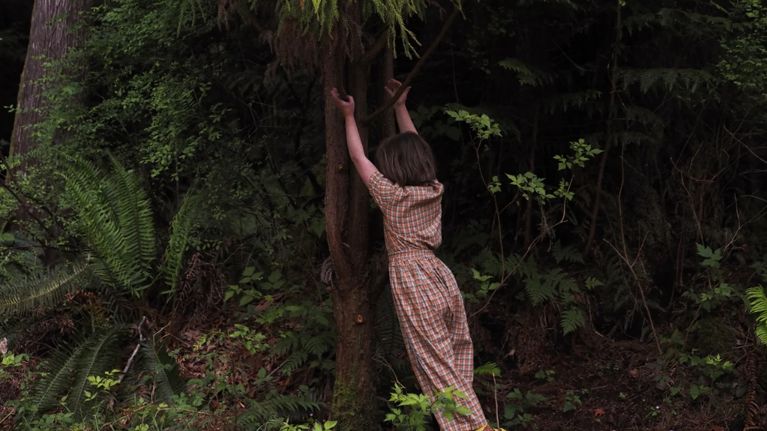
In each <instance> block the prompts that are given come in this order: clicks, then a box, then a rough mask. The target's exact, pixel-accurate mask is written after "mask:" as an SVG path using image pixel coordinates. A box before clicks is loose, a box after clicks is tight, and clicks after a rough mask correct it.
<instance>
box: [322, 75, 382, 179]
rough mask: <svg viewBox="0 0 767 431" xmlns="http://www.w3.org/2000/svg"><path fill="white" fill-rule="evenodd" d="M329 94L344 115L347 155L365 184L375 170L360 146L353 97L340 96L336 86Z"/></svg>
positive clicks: (360, 140)
mask: <svg viewBox="0 0 767 431" xmlns="http://www.w3.org/2000/svg"><path fill="white" fill-rule="evenodd" d="M330 96H331V97H332V98H333V102H334V103H335V105H336V108H338V110H339V111H340V112H341V114H343V116H344V123H346V146H347V148H348V149H349V157H351V159H352V163H354V167H355V168H356V169H357V173H358V174H359V176H360V178H362V182H363V183H365V185H367V184H368V182H369V181H370V176H371V175H373V173H374V172H375V171H376V167H375V166H374V165H373V163H372V162H371V161H370V160H369V159H368V158H367V156H366V155H365V150H364V149H363V148H362V139H361V138H360V132H359V130H358V129H357V120H355V119H354V98H353V97H352V96H349V95H347V96H343V97H341V96H340V95H339V94H338V89H337V88H333V89H332V90H330Z"/></svg>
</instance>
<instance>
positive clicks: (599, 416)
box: [594, 407, 605, 418]
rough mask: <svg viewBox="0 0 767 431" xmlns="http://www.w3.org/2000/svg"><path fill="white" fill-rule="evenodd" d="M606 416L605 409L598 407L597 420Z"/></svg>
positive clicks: (595, 415) (595, 414)
mask: <svg viewBox="0 0 767 431" xmlns="http://www.w3.org/2000/svg"><path fill="white" fill-rule="evenodd" d="M604 415H605V409H603V408H602V407H597V408H595V409H594V417H595V418H601V417H602V416H604Z"/></svg>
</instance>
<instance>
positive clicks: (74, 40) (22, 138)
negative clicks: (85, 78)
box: [10, 0, 91, 174]
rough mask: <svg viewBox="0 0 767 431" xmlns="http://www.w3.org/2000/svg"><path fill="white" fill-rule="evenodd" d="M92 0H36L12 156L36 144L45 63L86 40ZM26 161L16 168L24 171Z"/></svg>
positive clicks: (21, 86)
mask: <svg viewBox="0 0 767 431" xmlns="http://www.w3.org/2000/svg"><path fill="white" fill-rule="evenodd" d="M90 3H91V0H35V4H34V8H33V10H32V22H31V25H30V32H29V45H28V47H27V53H26V61H25V62H24V70H23V72H22V75H21V84H20V86H19V94H18V98H17V103H16V116H15V119H14V124H13V132H12V135H11V148H10V155H11V156H24V155H26V154H28V153H29V152H30V150H31V149H32V148H34V147H35V145H36V142H35V139H34V133H33V129H32V126H34V125H35V124H37V123H38V122H39V121H40V120H41V119H42V116H43V112H44V103H45V96H44V92H45V84H44V82H45V81H44V80H43V77H44V75H45V64H46V63H48V62H51V61H55V60H58V59H61V58H62V57H63V56H64V55H65V54H66V53H67V52H68V51H69V50H70V49H72V48H74V47H76V46H78V45H79V44H80V43H81V42H82V40H83V32H82V31H81V27H80V24H79V22H80V20H81V18H82V12H83V11H85V10H86V8H87V7H88V6H89V4H90ZM25 166H26V163H22V165H21V166H20V167H19V168H18V169H17V170H16V171H15V173H16V174H18V173H20V172H23V170H24V167H25Z"/></svg>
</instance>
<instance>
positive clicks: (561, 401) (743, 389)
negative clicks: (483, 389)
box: [489, 339, 767, 431]
mask: <svg viewBox="0 0 767 431" xmlns="http://www.w3.org/2000/svg"><path fill="white" fill-rule="evenodd" d="M595 342H597V343H601V346H599V347H597V346H593V345H591V346H589V347H588V348H586V347H585V346H584V347H583V348H582V349H578V348H577V347H574V348H573V349H572V351H571V352H569V353H567V354H559V355H556V356H554V355H551V356H550V357H548V358H545V359H544V360H543V362H544V363H543V364H542V365H543V368H542V370H543V371H538V372H535V373H525V374H524V375H522V374H521V373H519V372H514V373H512V375H511V377H510V379H511V381H512V382H513V383H512V384H511V385H510V386H513V387H514V388H517V389H519V391H518V392H516V394H515V395H513V397H514V402H513V405H514V406H515V409H516V411H515V412H513V417H514V418H515V419H513V422H514V423H516V424H517V426H515V427H513V429H520V430H547V431H556V430H616V431H617V430H653V431H656V430H657V431H725V430H727V431H729V430H744V431H745V430H757V429H759V430H763V429H767V421H766V420H765V418H767V414H765V413H766V412H765V411H764V410H763V409H762V410H761V411H760V410H759V409H758V406H759V405H763V403H758V402H757V401H758V399H757V398H759V397H760V394H759V392H758V386H757V385H758V383H757V382H756V381H755V379H756V378H757V376H756V375H755V373H756V371H752V372H751V373H749V372H748V370H747V369H748V368H752V369H753V367H754V364H755V362H753V360H754V358H749V357H747V356H744V357H743V358H742V359H741V361H739V362H738V363H736V364H735V365H734V367H735V369H734V370H733V374H732V375H731V376H730V377H731V378H730V379H727V378H722V376H714V377H715V378H714V381H715V382H712V380H710V378H707V377H705V376H700V374H701V372H700V371H699V370H698V369H697V368H699V367H697V365H694V364H689V363H688V364H679V363H676V364H674V365H671V362H670V361H668V360H666V359H664V357H663V356H661V355H659V354H658V350H657V348H656V345H655V344H654V343H653V342H648V343H640V342H638V341H613V340H609V339H601V340H598V341H595ZM594 347H597V348H594ZM749 361H752V362H749ZM749 374H751V375H752V376H753V379H752V381H751V384H750V385H749V381H748V380H749V379H748V378H745V377H743V376H747V375H749ZM736 375H737V377H736ZM500 392H501V393H508V389H505V390H503V391H500ZM748 400H751V401H754V403H753V404H752V405H753V406H755V407H754V408H755V410H757V411H754V412H753V413H752V415H751V420H752V426H755V427H753V428H748V427H744V423H745V421H746V420H747V418H746V413H744V412H745V410H746V406H747V405H748V404H749V402H748ZM762 401H763V400H762ZM506 404H507V405H509V402H508V401H507V402H506ZM507 408H508V407H507ZM509 413H511V412H509V411H507V412H506V415H507V417H508V416H509ZM499 415H500V417H501V418H502V417H503V415H504V412H503V411H501V412H499ZM489 419H490V420H491V421H495V419H494V418H489ZM754 420H756V421H757V423H756V424H753V421H754ZM758 421H761V423H759V422H758ZM502 422H503V421H502Z"/></svg>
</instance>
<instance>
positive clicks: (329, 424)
mask: <svg viewBox="0 0 767 431" xmlns="http://www.w3.org/2000/svg"><path fill="white" fill-rule="evenodd" d="M337 424H338V422H336V421H325V422H314V423H313V424H295V425H294V424H291V423H290V422H287V421H285V422H284V423H283V424H282V426H281V427H280V431H310V430H311V431H330V430H332V429H334V428H335V427H336V425H337Z"/></svg>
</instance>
